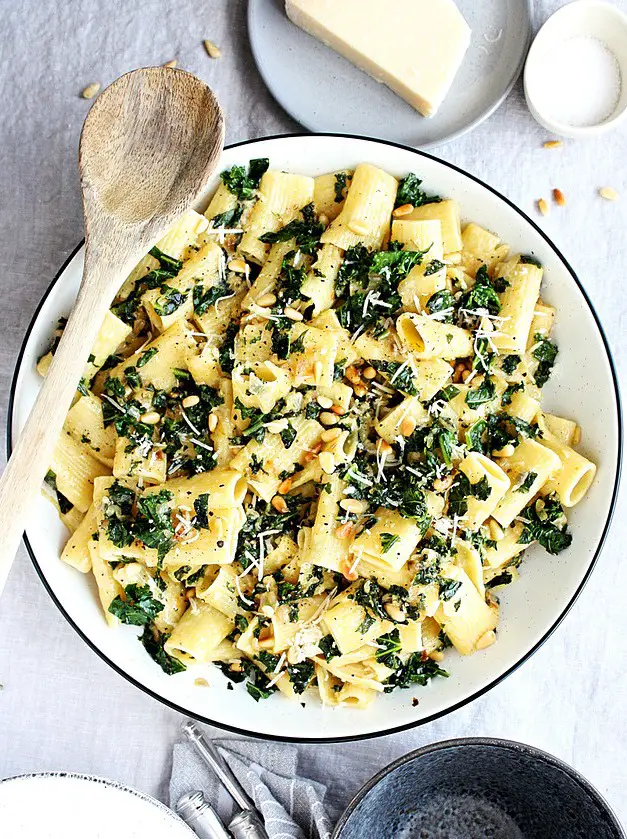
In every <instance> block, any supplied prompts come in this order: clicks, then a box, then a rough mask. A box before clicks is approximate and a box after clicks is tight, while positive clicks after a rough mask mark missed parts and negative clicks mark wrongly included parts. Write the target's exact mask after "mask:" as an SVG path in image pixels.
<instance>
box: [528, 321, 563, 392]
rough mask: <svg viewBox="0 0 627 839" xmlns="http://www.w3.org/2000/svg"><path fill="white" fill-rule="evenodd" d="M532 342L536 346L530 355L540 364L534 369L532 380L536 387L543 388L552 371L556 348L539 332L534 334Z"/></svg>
mask: <svg viewBox="0 0 627 839" xmlns="http://www.w3.org/2000/svg"><path fill="white" fill-rule="evenodd" d="M533 340H534V341H535V342H536V346H535V347H534V350H533V352H532V353H531V354H532V356H533V357H534V358H535V359H537V361H539V362H540V363H539V364H538V367H537V368H536V372H535V375H534V379H535V382H536V384H537V385H538V387H543V386H544V385H545V384H546V383H547V382H548V380H549V377H550V375H551V373H552V371H553V365H554V364H555V359H556V358H557V347H556V346H555V344H554V343H553V341H550V340H549V339H548V338H545V337H543V336H542V335H540V333H539V332H536V334H535V335H534V336H533Z"/></svg>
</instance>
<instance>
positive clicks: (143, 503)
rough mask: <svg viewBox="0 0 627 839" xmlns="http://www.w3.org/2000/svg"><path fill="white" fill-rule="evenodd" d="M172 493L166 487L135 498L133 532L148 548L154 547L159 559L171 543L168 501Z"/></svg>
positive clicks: (171, 526)
mask: <svg viewBox="0 0 627 839" xmlns="http://www.w3.org/2000/svg"><path fill="white" fill-rule="evenodd" d="M172 497H173V496H172V493H171V492H170V491H169V490H167V489H161V490H159V491H158V492H152V493H150V494H148V495H144V496H143V497H142V498H139V499H138V500H137V516H136V519H135V525H134V528H133V530H134V534H135V537H136V538H137V539H139V540H140V542H143V543H144V545H146V547H148V548H156V550H157V555H158V557H159V559H160V560H161V559H163V557H164V556H165V555H166V554H167V553H168V551H169V550H170V548H171V547H172V545H173V539H174V527H173V525H172V513H171V510H170V506H169V502H170V501H171V500H172Z"/></svg>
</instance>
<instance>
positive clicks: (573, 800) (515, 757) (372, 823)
mask: <svg viewBox="0 0 627 839" xmlns="http://www.w3.org/2000/svg"><path fill="white" fill-rule="evenodd" d="M333 839H626V837H625V833H624V832H623V830H622V828H621V826H620V824H619V823H618V821H617V819H616V817H615V816H614V815H613V813H612V811H611V810H610V807H609V805H608V804H607V803H606V802H605V801H604V800H603V798H602V797H601V796H600V795H599V793H598V792H597V791H596V790H595V789H594V787H592V786H591V784H589V783H588V781H586V779H585V778H583V777H582V776H581V775H579V774H578V773H577V772H575V770H574V769H572V768H571V767H570V766H567V765H566V764H565V763H562V761H561V760H558V759H557V758H555V757H552V756H551V755H549V754H546V753H545V752H541V751H540V750H539V749H534V748H532V747H531V746H525V745H523V744H522V743H513V742H510V741H508V740H492V739H487V738H469V739H462V740H447V741H445V742H443V743H434V744H433V745H431V746H425V747H424V748H422V749H418V750H417V751H415V752H411V753H410V754H408V755H406V756H405V757H402V758H400V760H397V761H396V762H395V763H392V764H390V766H388V767H386V768H385V769H383V770H382V771H381V772H379V774H378V775H376V776H375V777H374V778H372V780H370V781H369V782H368V783H367V784H366V785H365V786H364V787H363V788H362V789H361V790H360V791H359V792H358V793H357V795H356V796H355V798H354V799H353V801H352V802H351V803H350V804H349V806H348V808H347V810H346V812H345V813H344V815H343V816H342V818H341V819H340V821H339V822H338V824H337V827H336V828H335V831H334V833H333Z"/></svg>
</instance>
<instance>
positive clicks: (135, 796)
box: [0, 772, 196, 839]
mask: <svg viewBox="0 0 627 839" xmlns="http://www.w3.org/2000/svg"><path fill="white" fill-rule="evenodd" d="M0 824H1V825H2V829H3V833H2V835H3V836H7V837H12V839H20V837H23V839H27V837H37V839H83V837H89V839H111V837H115V839H143V837H145V836H155V837H158V839H194V837H195V836H196V834H195V833H194V832H193V830H191V828H189V827H188V826H187V825H186V824H185V822H184V821H183V820H182V819H180V818H179V817H178V816H177V815H176V814H175V813H173V812H172V810H170V809H169V808H168V807H166V806H165V804H162V803H161V802H160V801H157V799H156V798H152V797H151V796H149V795H146V794H145V793H143V792H139V791H138V790H135V789H132V788H131V787H127V786H126V785H125V784H120V783H118V782H117V781H108V780H106V779H105V778H96V777H94V776H93V775H79V774H76V773H74V772H44V773H41V774H34V775H17V776H16V777H14V778H6V779H5V780H2V781H0Z"/></svg>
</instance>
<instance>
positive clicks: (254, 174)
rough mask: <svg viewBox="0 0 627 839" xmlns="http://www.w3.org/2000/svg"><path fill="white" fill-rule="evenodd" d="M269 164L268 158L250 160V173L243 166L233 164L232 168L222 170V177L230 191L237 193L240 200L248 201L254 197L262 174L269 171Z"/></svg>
mask: <svg viewBox="0 0 627 839" xmlns="http://www.w3.org/2000/svg"><path fill="white" fill-rule="evenodd" d="M269 165H270V161H269V160H268V158H266V157H259V158H255V159H254V160H251V161H250V162H249V164H248V173H247V172H246V169H245V168H244V167H243V166H231V168H230V169H227V170H225V171H224V172H222V174H221V175H220V177H221V178H222V183H223V184H224V185H225V186H226V188H227V189H228V190H229V192H232V193H233V195H236V196H237V197H238V198H239V200H240V201H248V200H250V199H251V198H254V195H255V190H256V189H258V188H259V182H260V181H261V176H262V175H263V174H264V172H266V171H267V169H268V166H269Z"/></svg>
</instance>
